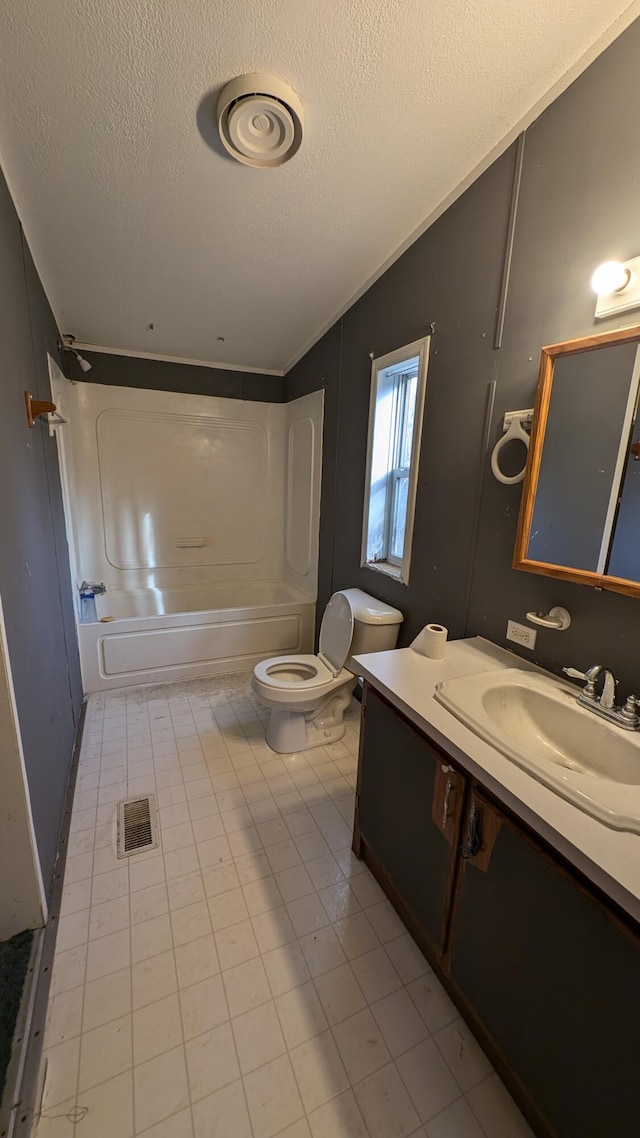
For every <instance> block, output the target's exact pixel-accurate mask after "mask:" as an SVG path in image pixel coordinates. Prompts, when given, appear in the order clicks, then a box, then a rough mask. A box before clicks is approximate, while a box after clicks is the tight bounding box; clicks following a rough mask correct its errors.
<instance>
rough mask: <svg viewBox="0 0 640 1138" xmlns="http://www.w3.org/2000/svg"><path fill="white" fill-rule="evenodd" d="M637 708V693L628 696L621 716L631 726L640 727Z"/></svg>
mask: <svg viewBox="0 0 640 1138" xmlns="http://www.w3.org/2000/svg"><path fill="white" fill-rule="evenodd" d="M637 708H638V701H637V700H636V697H635V695H629V696H627V699H626V702H625V705H624V707H623V708H622V710H621V712H620V718H621V719H623V720H624V722H625V723H628V724H629V725H630V726H632V727H638V726H639V725H640V719H639V718H638V710H637Z"/></svg>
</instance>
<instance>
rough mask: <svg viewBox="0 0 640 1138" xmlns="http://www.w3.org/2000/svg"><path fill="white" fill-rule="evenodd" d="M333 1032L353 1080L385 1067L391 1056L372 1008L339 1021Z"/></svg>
mask: <svg viewBox="0 0 640 1138" xmlns="http://www.w3.org/2000/svg"><path fill="white" fill-rule="evenodd" d="M333 1034H334V1038H335V1041H336V1043H337V1044H338V1050H339V1051H340V1055H341V1056H342V1061H343V1063H344V1065H345V1067H346V1069H347V1074H348V1075H349V1078H350V1080H351V1083H352V1084H353V1083H357V1082H359V1081H360V1079H364V1078H366V1076H367V1075H371V1074H372V1073H373V1071H377V1070H378V1069H379V1068H380V1067H384V1066H385V1065H386V1064H387V1063H388V1062H389V1060H390V1059H391V1056H390V1054H389V1051H388V1050H387V1046H386V1044H385V1042H384V1040H383V1038H382V1034H381V1032H380V1029H379V1027H378V1025H377V1023H376V1021H375V1020H374V1018H373V1016H372V1015H371V1012H370V1011H369V1009H368V1008H365V1009H364V1011H361V1012H356V1014H355V1015H353V1016H350V1017H349V1019H345V1020H343V1021H342V1023H338V1024H336V1025H335V1027H334V1029H333Z"/></svg>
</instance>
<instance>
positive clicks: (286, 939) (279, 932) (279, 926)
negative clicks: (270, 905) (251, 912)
mask: <svg viewBox="0 0 640 1138" xmlns="http://www.w3.org/2000/svg"><path fill="white" fill-rule="evenodd" d="M251 923H252V925H253V931H254V932H255V936H256V939H257V943H258V944H259V945H260V952H262V953H266V952H271V950H272V949H273V948H280V947H281V946H282V945H284V944H289V943H290V941H293V940H295V939H296V934H295V932H294V928H293V925H292V924H291V920H290V918H289V914H288V912H287V910H286V909H285V907H284V905H281V906H280V907H279V908H277V909H270V910H269V912H267V913H260V914H259V915H258V916H257V917H253V918H252V921H251Z"/></svg>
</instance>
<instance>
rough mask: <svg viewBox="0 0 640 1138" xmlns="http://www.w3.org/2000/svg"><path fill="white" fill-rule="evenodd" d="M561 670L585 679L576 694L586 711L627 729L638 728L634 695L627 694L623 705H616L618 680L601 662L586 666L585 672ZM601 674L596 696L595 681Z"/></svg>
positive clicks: (571, 676) (639, 725) (638, 722)
mask: <svg viewBox="0 0 640 1138" xmlns="http://www.w3.org/2000/svg"><path fill="white" fill-rule="evenodd" d="M562 671H563V672H564V673H565V675H567V676H569V678H570V679H572V680H584V681H585V687H584V690H583V691H581V692H580V695H579V696H578V703H579V704H580V706H581V707H586V709H587V710H588V711H593V712H595V714H596V715H601V716H602V718H603V719H608V720H609V721H610V722H611V723H616V724H617V725H618V727H624V728H625V729H626V730H627V731H637V730H639V729H640V717H639V716H638V712H637V703H636V697H635V696H634V695H630V696H628V698H627V700H626V702H625V705H624V707H618V706H617V705H616V701H615V697H616V684H617V682H618V681H617V680H616V678H615V676H614V674H613V672H610V671H609V670H608V668H603V666H602V664H593V665H592V667H590V668H587V670H586V672H580V671H578V669H577V668H563V669H562ZM601 676H602V678H603V684H602V692H601V694H600V697H598V695H597V692H596V683H597V681H598V680H599V679H600V677H601Z"/></svg>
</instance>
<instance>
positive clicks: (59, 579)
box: [0, 174, 82, 887]
mask: <svg viewBox="0 0 640 1138" xmlns="http://www.w3.org/2000/svg"><path fill="white" fill-rule="evenodd" d="M57 339H58V331H57V328H56V325H55V322H54V320H53V317H52V315H51V311H50V309H49V305H48V303H47V300H46V297H45V295H44V292H43V290H42V286H41V284H40V281H39V279H38V275H37V273H36V271H35V269H34V266H33V262H32V260H31V256H30V254H29V250H28V248H27V246H26V242H25V240H24V236H23V233H22V230H21V227H20V224H19V221H18V218H17V215H16V212H15V209H14V207H13V203H12V201H11V198H10V196H9V193H8V190H7V187H6V185H5V182H4V180H3V179H2V175H1V174H0V344H2V368H1V370H0V390H1V394H2V414H1V415H0V509H1V516H2V533H1V539H0V596H1V597H2V604H3V608H4V617H5V624H6V631H7V640H8V645H9V654H10V658H11V668H12V674H13V682H14V687H15V694H16V701H17V706H18V718H19V723H20V732H21V736H22V743H23V747H24V755H25V763H26V768H27V778H28V783H29V796H30V799H31V806H32V811H33V818H34V825H35V831H36V838H37V843H38V852H39V855H40V862H41V866H42V873H43V878H44V882H45V886H47V887H48V885H49V883H50V881H51V875H52V870H53V864H54V858H55V851H56V845H57V838H58V831H59V828H60V821H61V818H62V805H63V801H64V795H65V790H66V785H67V779H68V774H69V765H70V762H71V756H72V751H73V742H74V736H75V730H76V724H77V718H78V714H79V711H80V705H81V701H82V688H81V681H80V667H79V662H78V651H77V644H76V634H75V625H74V619H73V609H72V600H71V583H70V579H69V562H68V552H67V541H66V535H65V527H64V516H63V509H62V497H61V490H60V476H59V473H58V458H57V451H56V442H55V439H50V438H49V433H48V430H47V427H46V424H45V423H43V422H38V423H37V425H36V426H35V427H34V428H33V429H32V430H29V429H28V427H27V422H26V416H25V407H24V391H25V388H26V389H28V390H29V391H30V392H31V394H32V395H33V396H34V397H36V398H40V399H48V398H50V388H49V380H48V370H47V355H46V353H47V351H49V352H50V353H51V355H53V356H54V358H55V357H56V354H57V353H56V341H57Z"/></svg>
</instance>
